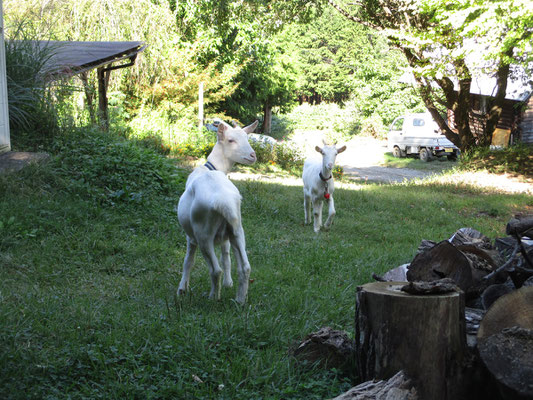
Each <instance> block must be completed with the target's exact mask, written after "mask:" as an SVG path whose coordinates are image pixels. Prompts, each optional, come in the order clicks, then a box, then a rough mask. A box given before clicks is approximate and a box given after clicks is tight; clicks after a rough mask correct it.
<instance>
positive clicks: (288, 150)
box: [273, 142, 304, 171]
mask: <svg viewBox="0 0 533 400" xmlns="http://www.w3.org/2000/svg"><path fill="white" fill-rule="evenodd" d="M273 152H274V157H275V158H274V160H275V162H276V163H277V164H278V165H279V166H280V167H281V168H283V169H285V170H288V171H290V170H293V169H295V168H296V169H300V168H301V167H302V166H303V162H304V158H303V155H302V153H301V152H300V150H299V149H297V148H296V147H295V146H293V145H291V144H289V143H287V142H281V143H278V144H277V145H275V146H274V147H273Z"/></svg>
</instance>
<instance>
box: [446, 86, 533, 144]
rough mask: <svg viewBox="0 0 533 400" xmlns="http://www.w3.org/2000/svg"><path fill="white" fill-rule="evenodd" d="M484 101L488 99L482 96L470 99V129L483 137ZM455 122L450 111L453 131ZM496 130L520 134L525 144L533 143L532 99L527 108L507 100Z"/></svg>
mask: <svg viewBox="0 0 533 400" xmlns="http://www.w3.org/2000/svg"><path fill="white" fill-rule="evenodd" d="M484 101H486V99H483V96H480V95H476V94H472V95H471V97H470V106H471V108H470V117H471V118H470V129H471V130H472V133H473V134H474V135H475V136H479V135H481V134H482V133H483V131H484V130H485V125H486V119H485V113H484V110H483V108H484V107H483V102H484ZM454 122H455V121H454V116H453V112H451V111H450V110H448V125H449V126H450V128H452V129H455V124H454ZM496 128H498V129H502V130H508V131H510V132H512V133H513V134H514V135H516V134H517V133H518V134H519V136H518V137H517V139H518V140H520V141H522V142H524V143H533V102H532V100H531V98H530V99H529V102H528V105H527V107H526V108H524V103H523V102H520V101H515V100H508V99H506V100H505V102H504V104H503V110H502V115H501V117H500V120H499V121H498V125H497V126H496ZM515 140H516V139H515Z"/></svg>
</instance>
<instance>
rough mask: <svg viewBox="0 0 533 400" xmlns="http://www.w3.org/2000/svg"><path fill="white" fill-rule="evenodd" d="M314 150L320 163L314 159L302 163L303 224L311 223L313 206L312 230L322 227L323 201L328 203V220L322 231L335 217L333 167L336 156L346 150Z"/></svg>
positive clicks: (328, 148)
mask: <svg viewBox="0 0 533 400" xmlns="http://www.w3.org/2000/svg"><path fill="white" fill-rule="evenodd" d="M315 150H316V151H317V152H319V153H320V154H322V162H320V161H319V160H314V159H307V160H306V161H305V163H304V170H303V173H302V178H303V181H304V211H305V223H306V224H309V223H311V205H312V206H313V217H314V230H315V232H318V231H320V227H321V226H322V206H323V205H324V200H326V201H327V202H328V205H329V206H328V219H327V220H326V223H325V224H324V229H329V227H330V226H331V224H332V222H333V217H334V216H335V203H334V201H333V191H334V190H335V188H334V185H333V174H332V171H333V167H334V166H335V158H336V157H337V154H339V153H342V152H343V151H344V150H346V146H342V147H341V148H338V149H337V148H336V147H335V145H333V146H328V145H326V144H325V143H324V147H322V148H320V147H318V146H316V147H315Z"/></svg>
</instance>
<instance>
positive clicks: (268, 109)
mask: <svg viewBox="0 0 533 400" xmlns="http://www.w3.org/2000/svg"><path fill="white" fill-rule="evenodd" d="M271 131H272V106H271V105H270V103H269V102H268V100H267V101H266V103H265V108H264V115H263V133H264V134H265V135H270V133H271Z"/></svg>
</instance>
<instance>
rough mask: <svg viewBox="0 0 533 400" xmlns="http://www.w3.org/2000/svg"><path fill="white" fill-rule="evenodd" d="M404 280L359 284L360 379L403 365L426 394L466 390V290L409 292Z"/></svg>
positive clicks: (447, 399) (442, 399)
mask: <svg viewBox="0 0 533 400" xmlns="http://www.w3.org/2000/svg"><path fill="white" fill-rule="evenodd" d="M403 286H405V283H404V282H373V283H368V284H365V285H363V286H360V287H359V288H358V291H357V307H356V320H355V329H356V341H355V346H356V358H357V361H358V362H357V367H358V374H359V376H360V378H361V379H363V380H369V379H389V378H390V377H392V376H393V375H394V374H395V373H396V372H397V371H399V370H403V371H405V373H406V374H407V376H409V377H410V378H411V379H413V383H414V385H415V386H416V388H417V391H418V394H419V396H420V398H422V399H432V400H452V399H453V400H455V399H459V398H461V397H462V393H463V391H464V382H463V376H462V371H463V360H464V358H465V352H466V334H465V309H464V295H463V293H462V292H457V291H452V292H447V293H441V294H432V295H411V294H408V293H406V292H403V291H402V290H401V288H402V287H403Z"/></svg>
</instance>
